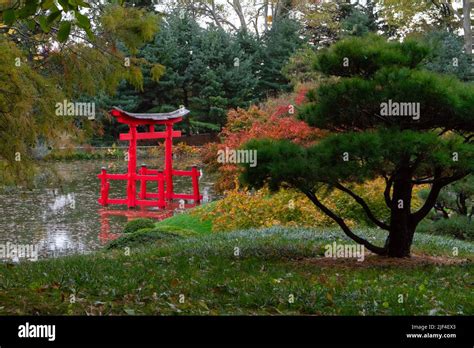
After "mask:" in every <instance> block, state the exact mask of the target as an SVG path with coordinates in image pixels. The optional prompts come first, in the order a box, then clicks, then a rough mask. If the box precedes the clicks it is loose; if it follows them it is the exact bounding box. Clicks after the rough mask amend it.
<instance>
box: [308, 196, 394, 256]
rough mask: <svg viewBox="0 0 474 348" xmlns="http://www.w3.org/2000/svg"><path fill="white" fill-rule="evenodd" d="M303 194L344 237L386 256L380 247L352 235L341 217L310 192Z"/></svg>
mask: <svg viewBox="0 0 474 348" xmlns="http://www.w3.org/2000/svg"><path fill="white" fill-rule="evenodd" d="M303 193H304V194H305V195H306V196H307V197H308V198H309V199H310V200H311V202H313V203H314V205H315V206H317V207H318V208H319V209H321V211H323V212H324V213H325V214H326V215H327V216H329V217H330V218H331V219H333V220H334V221H335V222H336V223H337V224H338V225H339V226H340V227H341V229H342V231H343V232H344V233H345V234H346V236H348V237H349V238H351V239H352V240H353V241H355V242H357V243H359V244H362V245H363V246H365V247H366V248H367V249H368V250H370V251H372V252H373V253H375V254H378V255H386V254H387V249H386V248H381V247H378V246H376V245H373V244H372V243H370V242H369V241H368V240H366V239H364V238H362V237H359V236H358V235H356V234H354V233H353V232H352V231H351V229H350V228H349V227H348V226H347V225H346V223H345V222H344V220H343V219H342V218H341V217H339V216H338V215H336V214H335V213H334V212H333V211H331V210H330V209H329V208H328V207H326V206H325V205H324V204H322V203H321V201H320V200H319V199H318V198H317V197H316V195H315V194H314V193H313V192H312V191H311V190H304V191H303Z"/></svg>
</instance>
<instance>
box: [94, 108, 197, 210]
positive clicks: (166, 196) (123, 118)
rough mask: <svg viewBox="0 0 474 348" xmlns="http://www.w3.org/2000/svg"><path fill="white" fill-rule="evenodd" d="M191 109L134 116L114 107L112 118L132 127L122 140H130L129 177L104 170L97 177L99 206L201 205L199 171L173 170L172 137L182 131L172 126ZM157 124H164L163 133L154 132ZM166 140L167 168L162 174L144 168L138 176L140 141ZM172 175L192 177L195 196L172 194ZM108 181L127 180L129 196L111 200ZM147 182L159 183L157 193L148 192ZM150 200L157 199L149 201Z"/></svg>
mask: <svg viewBox="0 0 474 348" xmlns="http://www.w3.org/2000/svg"><path fill="white" fill-rule="evenodd" d="M188 113H189V110H187V109H185V108H181V109H178V110H176V111H173V112H168V113H151V114H141V113H131V112H126V111H124V110H121V109H119V108H116V107H114V108H113V109H112V111H111V114H112V116H114V117H116V118H117V121H118V122H120V123H124V124H127V125H128V126H129V129H130V131H129V133H123V134H120V140H128V141H129V147H128V172H127V174H108V173H107V170H106V169H105V168H102V171H101V173H100V174H99V175H98V178H99V179H100V180H101V189H100V194H101V196H100V198H99V203H100V204H101V205H103V206H107V205H109V204H126V205H127V206H128V207H129V208H133V207H136V206H137V205H138V206H157V207H160V208H164V207H165V206H166V202H169V201H171V200H173V199H192V200H193V201H194V203H196V204H199V203H200V201H201V199H202V195H200V194H199V183H198V179H199V171H198V170H197V168H196V166H193V167H192V169H191V170H189V171H186V170H174V169H173V149H172V148H173V138H174V137H180V136H181V132H180V131H175V130H173V125H174V124H175V123H177V122H180V121H181V120H182V119H183V117H184V116H185V115H187V114H188ZM155 125H164V126H165V131H164V132H157V131H155ZM138 126H147V127H148V129H149V131H148V132H138V131H137V127H138ZM163 138H164V139H165V168H164V170H163V171H159V170H156V169H148V168H147V167H146V166H145V165H142V166H141V168H140V170H139V171H138V173H137V170H136V168H137V140H145V139H163ZM173 176H190V177H191V179H192V184H193V193H192V194H182V193H174V192H173ZM109 180H126V181H127V197H126V198H109V190H110V183H109ZM137 181H140V193H139V198H137V185H136V182H137ZM147 181H156V182H157V184H158V185H157V186H158V191H157V192H156V193H149V192H147V190H146V183H147ZM147 198H156V199H155V200H147Z"/></svg>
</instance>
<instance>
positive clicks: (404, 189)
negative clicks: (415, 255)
mask: <svg viewBox="0 0 474 348" xmlns="http://www.w3.org/2000/svg"><path fill="white" fill-rule="evenodd" d="M412 189H413V184H412V183H411V173H410V171H409V170H408V169H402V170H401V171H400V172H399V175H398V177H397V179H395V180H394V182H393V199H392V206H391V216H390V230H389V235H388V238H387V241H386V243H385V247H386V248H387V255H388V256H392V257H408V256H410V247H411V243H412V241H413V234H414V233H415V228H416V225H414V223H413V222H412V220H411V216H410V206H411V195H412Z"/></svg>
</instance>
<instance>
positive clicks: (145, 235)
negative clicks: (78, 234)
mask: <svg viewBox="0 0 474 348" xmlns="http://www.w3.org/2000/svg"><path fill="white" fill-rule="evenodd" d="M181 238H184V237H183V236H182V235H180V234H179V233H176V232H170V231H166V229H164V230H163V229H161V228H155V229H153V228H143V229H140V230H138V231H136V232H133V233H128V234H124V235H123V236H121V237H120V238H117V239H116V240H113V241H112V242H110V243H109V244H108V245H107V246H106V249H108V250H111V249H121V248H125V247H146V246H149V245H150V244H154V243H157V242H170V241H174V240H177V239H181Z"/></svg>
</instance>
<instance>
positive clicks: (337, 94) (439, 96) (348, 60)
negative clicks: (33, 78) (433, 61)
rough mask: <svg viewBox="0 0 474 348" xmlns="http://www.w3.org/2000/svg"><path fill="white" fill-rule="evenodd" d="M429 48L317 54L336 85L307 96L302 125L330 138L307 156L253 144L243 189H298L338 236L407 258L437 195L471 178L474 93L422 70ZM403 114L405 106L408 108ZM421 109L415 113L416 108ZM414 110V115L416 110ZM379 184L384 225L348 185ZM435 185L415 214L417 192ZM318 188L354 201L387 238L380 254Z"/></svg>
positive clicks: (374, 44)
mask: <svg viewBox="0 0 474 348" xmlns="http://www.w3.org/2000/svg"><path fill="white" fill-rule="evenodd" d="M428 54H429V49H428V47H427V46H425V45H423V44H421V43H419V42H415V41H408V40H407V41H406V42H404V43H398V42H386V41H385V40H384V39H383V38H380V37H377V36H375V35H369V36H366V37H363V38H351V39H346V40H342V41H340V42H338V43H336V44H335V45H333V46H332V47H331V48H330V49H329V50H326V51H324V52H321V53H320V54H319V56H318V58H317V61H316V67H317V68H318V70H319V71H320V72H322V73H324V74H326V75H333V76H337V77H338V79H336V80H329V81H326V82H324V83H322V84H321V86H320V87H319V88H318V89H317V90H316V91H312V92H311V93H310V94H309V96H308V97H309V103H308V105H306V106H305V107H304V108H303V109H302V110H301V112H300V114H299V115H300V116H301V117H302V118H303V119H304V120H305V121H306V122H307V123H308V124H309V125H311V126H316V127H318V128H322V129H327V130H329V131H331V132H334V134H333V135H330V136H328V137H327V138H325V139H324V140H322V141H321V142H320V143H318V144H316V145H314V146H310V147H308V148H304V147H301V146H299V145H296V144H294V143H290V142H286V141H271V140H260V141H257V140H255V141H251V142H249V143H248V144H247V145H246V147H247V148H248V149H254V150H257V154H258V165H257V166H256V167H249V166H248V165H247V166H245V168H244V169H245V171H244V174H243V177H242V178H243V180H244V181H245V182H247V183H249V184H250V185H252V186H255V187H261V186H262V185H264V184H266V183H268V184H269V185H270V187H271V188H273V189H275V188H277V187H279V186H281V185H290V186H293V187H295V188H298V189H300V190H301V191H302V192H304V193H305V194H306V196H307V197H308V198H309V199H310V200H311V201H312V202H313V203H314V204H315V205H316V206H317V207H318V208H319V209H320V210H322V211H323V212H324V213H325V214H326V215H328V216H329V217H331V218H332V219H333V220H334V221H335V222H336V223H337V224H338V225H339V226H340V227H341V229H342V230H343V231H344V233H345V234H346V235H347V236H348V237H350V238H352V239H353V240H354V241H356V242H357V243H360V244H362V245H364V246H365V247H366V248H367V249H369V250H370V251H372V252H374V253H376V254H380V255H388V256H393V257H406V256H409V255H410V248H411V244H412V241H413V235H414V233H415V229H416V227H417V225H418V224H419V223H420V221H421V220H422V219H423V218H425V216H427V214H428V213H429V212H430V211H431V210H432V208H433V207H434V205H435V204H436V201H437V198H438V196H439V193H440V191H441V190H442V189H443V187H445V186H447V185H449V184H451V183H453V182H456V181H458V180H460V179H462V178H464V177H466V176H467V175H469V174H470V173H472V172H473V170H474V145H473V143H472V137H473V132H474V86H472V85H470V84H466V83H463V82H460V81H459V80H457V79H456V78H454V77H451V76H447V75H443V74H439V73H434V72H430V71H427V70H423V69H422V68H421V65H422V62H423V60H424V59H425V58H426V57H427V56H428ZM392 102H395V106H397V107H398V108H399V109H398V111H400V105H401V104H400V103H410V104H409V105H410V106H411V107H412V109H411V112H410V111H409V109H406V110H408V112H404V113H403V114H400V112H396V108H395V107H392V108H391V109H390V110H391V111H392V112H391V113H388V114H387V113H386V112H385V111H386V108H387V104H391V103H392ZM405 105H406V104H405ZM417 107H419V109H417ZM417 110H418V111H417ZM375 178H383V179H385V182H386V188H385V191H384V193H383V197H384V199H385V204H386V207H387V209H388V211H389V213H390V219H389V220H387V221H384V220H383V219H380V217H377V216H375V215H374V213H373V211H372V209H371V207H370V202H366V201H364V200H363V199H362V198H361V197H360V196H358V195H357V194H356V193H354V192H353V191H352V190H351V188H350V184H351V183H357V182H361V181H365V180H370V179H375ZM419 185H431V189H430V192H429V194H428V196H427V199H426V201H425V203H424V205H423V206H422V207H421V208H419V209H418V210H415V208H414V207H413V206H412V195H413V189H414V187H415V186H419ZM321 188H326V189H329V190H339V191H341V192H343V193H345V194H347V195H349V196H350V197H352V199H354V200H355V201H356V202H357V203H358V204H359V205H360V206H361V207H362V208H363V209H364V212H365V213H366V215H367V217H368V218H369V219H370V220H371V221H372V222H373V223H374V224H375V225H377V226H378V227H380V228H381V229H383V230H386V231H387V234H388V236H387V239H386V243H385V245H384V246H377V245H374V244H373V243H372V242H370V241H369V240H367V239H366V238H363V237H361V236H359V235H357V234H356V233H354V232H353V230H352V229H351V228H350V227H349V226H348V225H347V224H346V223H345V221H344V218H343V217H341V216H338V215H337V214H335V213H334V212H333V211H332V210H331V209H330V207H328V206H325V205H324V204H323V203H322V202H321V200H320V194H321Z"/></svg>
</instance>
